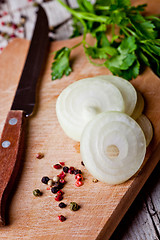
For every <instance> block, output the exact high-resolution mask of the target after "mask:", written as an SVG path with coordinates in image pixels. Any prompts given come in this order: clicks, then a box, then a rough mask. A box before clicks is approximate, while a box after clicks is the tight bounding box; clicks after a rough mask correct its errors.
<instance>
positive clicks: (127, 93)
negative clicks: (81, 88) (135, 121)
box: [94, 75, 137, 116]
mask: <svg viewBox="0 0 160 240" xmlns="http://www.w3.org/2000/svg"><path fill="white" fill-rule="evenodd" d="M94 78H97V79H104V80H106V81H109V82H110V83H112V84H114V85H115V86H116V87H117V88H118V89H119V91H120V92H121V94H122V96H123V99H124V103H125V113H126V114H128V115H129V116H130V115H131V114H132V113H133V110H134V108H135V106H136V102H137V92H136V89H135V88H134V86H133V85H132V84H131V83H130V82H128V81H127V80H125V79H123V78H120V77H116V76H113V75H101V76H97V77H94Z"/></svg>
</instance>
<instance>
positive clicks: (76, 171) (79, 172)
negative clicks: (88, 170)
mask: <svg viewBox="0 0 160 240" xmlns="http://www.w3.org/2000/svg"><path fill="white" fill-rule="evenodd" d="M77 174H82V171H81V170H80V169H76V170H74V175H77Z"/></svg>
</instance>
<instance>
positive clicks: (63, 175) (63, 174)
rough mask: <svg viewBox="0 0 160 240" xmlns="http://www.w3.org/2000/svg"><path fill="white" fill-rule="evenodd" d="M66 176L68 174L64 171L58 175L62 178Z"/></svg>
mask: <svg viewBox="0 0 160 240" xmlns="http://www.w3.org/2000/svg"><path fill="white" fill-rule="evenodd" d="M65 176H66V174H65V173H64V172H63V171H62V172H61V173H60V174H59V175H57V177H59V178H60V179H64V178H65Z"/></svg>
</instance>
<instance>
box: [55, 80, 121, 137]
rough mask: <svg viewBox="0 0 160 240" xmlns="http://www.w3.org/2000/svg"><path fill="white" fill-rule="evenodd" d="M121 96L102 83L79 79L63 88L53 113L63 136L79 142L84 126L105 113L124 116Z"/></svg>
mask: <svg viewBox="0 0 160 240" xmlns="http://www.w3.org/2000/svg"><path fill="white" fill-rule="evenodd" d="M124 110H125V107H124V100H123V97H122V94H121V92H120V91H119V90H118V88H117V87H116V86H114V85H113V84H112V83H110V82H108V81H105V80H103V79H94V78H90V79H89V78H87V79H82V80H79V81H77V82H74V83H73V84H71V85H69V86H68V87H67V88H65V89H64V90H63V91H62V93H61V94H60V95H59V97H58V99H57V103H56V113H57V118H58V120H59V123H60V125H61V127H62V129H63V130H64V132H65V133H66V134H67V135H68V136H69V137H70V138H72V139H74V140H76V141H80V137H81V134H82V132H83V129H84V127H85V126H86V124H87V123H88V122H89V121H90V120H91V119H93V118H94V117H95V116H96V115H97V114H99V113H101V112H105V111H120V112H124Z"/></svg>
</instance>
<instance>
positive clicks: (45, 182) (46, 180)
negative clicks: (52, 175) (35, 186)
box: [41, 176, 50, 184]
mask: <svg viewBox="0 0 160 240" xmlns="http://www.w3.org/2000/svg"><path fill="white" fill-rule="evenodd" d="M49 180H50V179H49V177H46V176H45V177H43V178H42V179H41V182H42V183H44V184H47V183H48V181H49Z"/></svg>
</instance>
